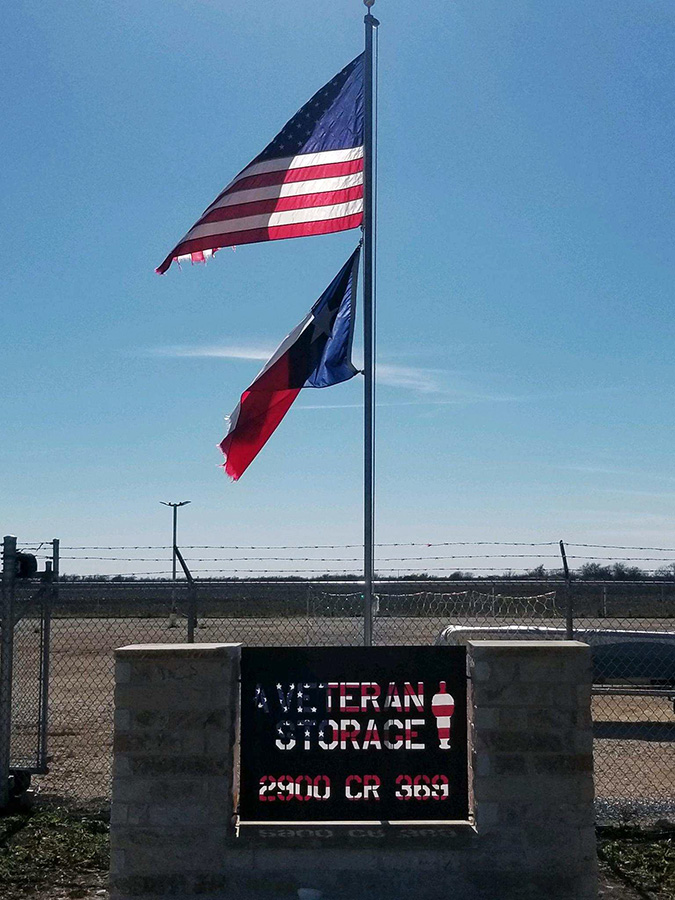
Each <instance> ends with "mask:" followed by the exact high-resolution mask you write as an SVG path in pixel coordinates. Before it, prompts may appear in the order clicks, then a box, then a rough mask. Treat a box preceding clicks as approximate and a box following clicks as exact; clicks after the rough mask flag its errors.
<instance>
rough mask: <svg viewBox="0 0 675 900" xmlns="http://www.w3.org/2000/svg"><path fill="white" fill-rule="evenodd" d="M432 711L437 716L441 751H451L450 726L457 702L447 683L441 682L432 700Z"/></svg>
mask: <svg viewBox="0 0 675 900" xmlns="http://www.w3.org/2000/svg"><path fill="white" fill-rule="evenodd" d="M431 711H432V713H433V714H434V715H435V716H436V727H437V728H438V738H439V741H440V749H441V750H449V749H450V724H451V722H452V714H453V713H454V711H455V701H454V699H453V697H452V696H451V695H450V694H449V693H448V691H447V688H446V686H445V682H444V681H441V683H440V684H439V686H438V693H437V694H434V696H433V697H432V698H431Z"/></svg>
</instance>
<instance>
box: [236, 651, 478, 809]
mask: <svg viewBox="0 0 675 900" xmlns="http://www.w3.org/2000/svg"><path fill="white" fill-rule="evenodd" d="M466 695H467V690H466V649H465V648H464V647H372V648H365V647H325V648H324V647H321V648H319V647H311V648H308V647H284V648H279V647H274V648H268V647H245V648H243V649H242V656H241V697H242V712H241V807H240V814H241V818H242V819H244V820H248V821H263V820H264V821H326V820H332V821H357V820H360V821H364V820H366V821H374V820H380V821H381V820H388V821H400V820H410V819H424V820H430V819H446V820H447V819H460V820H462V819H466V818H467V816H468V787H467V732H466Z"/></svg>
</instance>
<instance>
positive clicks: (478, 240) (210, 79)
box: [0, 0, 675, 571]
mask: <svg viewBox="0 0 675 900" xmlns="http://www.w3.org/2000/svg"><path fill="white" fill-rule="evenodd" d="M363 11H364V10H363V7H362V5H361V4H360V3H359V2H357V0H332V2H330V3H327V2H322V3H316V2H314V3H310V2H305V0H292V2H290V0H285V2H284V0H281V2H280V0H275V2H272V0H260V2H258V3H256V4H233V3H224V2H222V0H221V2H216V0H192V2H188V0H162V2H160V0H121V2H118V3H115V4H110V3H104V2H102V0H101V2H99V0H88V2H86V3H72V2H70V3H68V2H66V3H60V4H54V3H48V2H46V0H17V2H16V3H14V4H11V6H10V7H9V8H8V9H7V10H6V12H5V19H4V23H5V34H6V37H7V38H8V40H6V41H5V53H4V54H3V58H2V62H1V63H0V65H2V68H3V73H2V77H3V84H4V86H5V89H4V96H5V103H4V105H3V108H4V127H3V129H2V137H1V138H0V140H1V141H2V158H3V171H2V182H3V197H4V203H3V209H2V217H3V231H4V234H5V239H4V241H3V242H2V250H1V252H2V255H3V281H4V291H3V294H4V302H3V304H2V307H1V308H0V360H1V364H2V372H3V390H2V398H1V399H0V422H1V423H2V436H3V439H2V441H1V442H0V528H2V531H3V533H8V532H9V533H15V534H17V535H18V536H19V538H20V539H21V540H23V541H32V540H35V539H44V538H49V537H52V536H58V537H60V538H61V540H62V541H63V543H64V544H65V545H69V546H77V545H82V544H102V545H107V544H117V543H119V544H146V543H147V544H165V543H167V537H168V534H169V525H170V522H169V514H168V510H166V509H165V508H164V507H161V506H160V505H159V501H160V500H183V499H189V500H191V501H192V504H191V506H189V507H188V508H187V509H186V510H183V511H182V512H181V538H182V540H183V542H184V543H190V544H213V545H219V544H252V545H260V544H310V543H312V544H313V543H321V544H323V543H328V544H332V543H336V544H342V543H345V544H346V543H358V541H359V540H360V538H361V415H362V413H361V409H360V403H361V390H362V385H361V380H360V379H354V380H352V381H351V382H350V383H348V384H345V385H341V386H338V387H335V388H332V389H329V390H324V391H311V392H310V391H307V392H305V396H303V397H302V398H301V399H300V400H299V401H298V403H297V404H296V407H295V408H294V409H292V410H291V412H290V413H289V415H288V416H287V418H286V420H285V421H284V422H283V423H282V426H281V427H280V429H279V430H278V432H277V433H276V434H275V435H274V437H273V438H272V440H271V441H270V443H269V444H268V445H267V447H266V448H265V450H264V451H263V453H262V454H261V455H260V456H259V457H258V459H257V460H256V462H255V463H254V464H253V465H252V466H251V468H250V469H249V470H248V472H247V473H246V474H245V475H244V477H243V478H242V480H241V481H240V482H239V483H237V484H231V483H229V482H228V480H227V479H226V477H225V476H224V474H223V472H222V470H221V469H220V468H219V463H220V461H221V460H220V454H219V451H218V450H217V446H216V445H217V443H218V442H219V440H220V439H221V438H222V436H223V433H224V430H223V429H224V425H223V417H224V416H225V415H226V414H227V413H229V412H230V411H231V410H232V408H233V407H234V406H235V404H236V402H237V399H238V396H239V394H240V393H241V391H242V390H243V389H244V388H245V387H246V386H247V385H248V384H249V382H250V381H251V380H252V378H253V377H254V375H255V374H256V372H257V371H258V369H259V367H260V365H261V359H262V357H263V356H264V354H265V353H266V352H267V351H268V350H271V349H273V348H274V346H275V345H276V344H278V343H279V341H280V340H281V339H282V338H283V336H284V335H285V334H286V333H287V332H288V331H290V329H291V328H292V327H293V326H294V325H295V324H296V323H297V322H298V321H299V320H300V319H301V318H302V317H303V316H304V315H305V313H306V312H307V310H308V309H309V307H310V306H311V304H312V303H313V301H314V300H315V299H316V298H317V297H318V295H319V294H320V293H321V291H322V290H323V288H324V287H325V286H326V285H327V284H328V282H329V281H330V279H331V278H332V277H333V275H334V274H335V272H336V271H337V270H338V268H339V267H340V266H341V265H342V263H343V262H344V260H345V259H346V258H347V256H348V254H349V253H350V252H351V250H352V249H353V247H354V245H355V243H356V240H357V233H356V232H348V233H346V234H342V235H332V236H325V237H316V238H307V239H302V240H294V241H286V242H283V241H280V242H276V243H274V244H272V245H270V244H267V245H252V246H249V247H243V248H239V249H237V251H236V252H234V251H230V250H223V251H221V252H220V253H219V254H218V255H217V256H216V258H215V259H214V260H213V261H212V262H211V263H210V264H209V265H208V266H206V267H184V268H183V270H182V271H178V270H177V269H176V268H175V267H172V269H171V270H170V272H169V273H168V274H167V275H166V276H164V277H159V276H157V275H155V274H154V267H155V266H156V265H158V264H159V262H160V261H161V260H162V259H163V257H164V255H165V254H166V252H167V251H168V250H169V249H170V248H171V246H173V245H174V244H175V242H176V240H177V239H178V238H179V237H180V236H181V235H182V234H183V233H184V232H185V231H186V230H187V228H188V227H189V226H190V225H191V224H192V223H193V221H194V220H195V219H196V217H197V216H198V214H199V213H200V212H201V211H202V209H203V208H204V207H205V206H206V205H207V204H208V203H209V202H210V201H211V200H212V199H213V197H214V196H215V194H216V193H217V192H218V191H219V190H220V189H221V188H222V187H223V186H224V184H225V183H226V182H227V181H229V179H230V178H231V177H232V176H233V175H234V174H235V173H236V172H237V171H239V169H241V168H242V167H243V165H245V164H246V163H247V162H249V161H250V159H252V158H253V157H254V156H255V155H256V154H257V153H258V152H259V151H260V150H261V149H262V148H263V147H264V146H265V144H266V143H267V142H268V141H269V140H270V139H271V138H272V137H273V136H274V134H276V132H277V131H278V130H279V129H280V127H281V126H282V125H283V124H284V122H285V121H286V120H287V119H288V118H289V117H290V115H291V114H292V113H293V112H295V110H296V109H297V108H298V107H299V106H300V105H301V104H302V103H303V102H304V101H305V100H306V99H308V97H309V96H310V95H311V94H312V93H313V92H314V91H315V90H316V89H318V88H319V87H320V86H321V85H322V84H323V83H324V82H325V81H327V80H329V79H330V78H331V77H332V75H333V74H334V73H335V72H336V71H337V70H339V69H340V68H341V67H342V66H343V65H344V64H345V63H346V62H347V61H348V60H349V59H351V58H352V57H353V56H355V55H356V53H358V52H359V51H360V49H361V47H362V27H363V26H362V13H363ZM374 12H375V13H376V14H377V15H378V17H379V18H380V19H381V21H382V27H381V32H380V47H381V64H380V159H379V183H380V216H379V223H380V225H379V239H380V254H379V282H378V289H379V299H378V359H379V365H380V379H379V389H378V402H379V407H378V431H377V435H378V463H377V465H378V482H377V490H378V529H377V534H378V538H379V539H380V540H381V541H401V542H406V541H411V542H416V541H422V542H425V541H428V542H434V541H455V540H457V541H461V540H466V541H478V540H528V541H529V540H531V541H546V540H555V539H558V538H560V537H562V538H566V539H568V540H570V541H577V542H591V543H607V544H638V545H643V544H647V545H652V544H654V545H656V546H663V547H672V546H675V515H674V514H673V511H672V510H673V508H674V503H673V501H674V500H675V472H674V471H673V467H672V456H673V451H672V448H673V444H674V439H675V428H674V425H673V412H672V406H673V396H674V384H673V381H674V378H673V365H672V351H673V334H674V331H673V325H674V324H675V323H674V318H675V312H674V309H675V306H674V304H673V284H674V283H675V282H674V278H673V276H674V274H675V271H674V270H675V256H674V251H673V214H674V212H675V166H673V147H674V146H675V134H674V133H673V132H674V131H675V125H674V123H675V118H674V117H673V103H674V101H675V71H674V69H675V64H674V62H673V60H674V59H675V54H674V52H673V51H674V49H675V48H674V44H675V6H673V4H672V2H668V0H650V2H644V0H639V2H638V0H622V2H620V3H616V2H614V0H612V2H609V0H595V2H594V3H592V4H589V3H587V2H581V0H568V2H567V3H565V4H548V3H542V2H538V3H537V2H531V0H513V2H510V3H503V2H502V0H481V2H478V3H476V2H474V0H471V2H469V0H457V2H452V3H438V4H434V5H424V4H412V3H404V2H402V0H380V2H378V3H377V4H376V6H375V8H374ZM386 555H390V554H386ZM91 565H92V567H93V568H91V569H88V571H95V570H96V568H95V567H96V565H97V564H95V563H92V564H91ZM79 568H80V570H81V571H85V567H84V564H79ZM119 568H120V569H123V565H122V564H120V566H119ZM111 570H114V568H111ZM66 571H73V568H72V567H71V568H69V567H66Z"/></svg>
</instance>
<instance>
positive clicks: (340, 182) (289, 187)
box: [202, 171, 363, 220]
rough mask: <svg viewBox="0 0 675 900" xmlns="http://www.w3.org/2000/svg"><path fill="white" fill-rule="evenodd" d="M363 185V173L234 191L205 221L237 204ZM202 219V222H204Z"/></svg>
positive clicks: (214, 207) (217, 204)
mask: <svg viewBox="0 0 675 900" xmlns="http://www.w3.org/2000/svg"><path fill="white" fill-rule="evenodd" d="M359 184H363V172H362V171H361V172H355V173H353V174H351V175H341V176H339V177H337V178H334V177H328V178H312V179H310V180H309V181H299V182H283V183H281V184H273V185H268V186H267V187H259V188H255V189H254V190H242V191H234V192H233V193H231V194H227V196H225V197H223V198H222V200H221V201H220V202H218V203H214V204H213V206H210V207H209V209H208V211H207V212H206V213H204V216H203V219H205V218H206V217H207V216H208V215H210V214H211V213H212V212H213V211H214V210H216V209H222V208H223V207H224V206H232V205H234V204H235V203H250V202H253V201H255V200H271V199H272V198H273V197H296V196H299V195H301V194H314V193H319V192H324V191H338V190H343V189H345V188H349V187H356V185H359ZM203 219H202V220H203Z"/></svg>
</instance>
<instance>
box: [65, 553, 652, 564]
mask: <svg viewBox="0 0 675 900" xmlns="http://www.w3.org/2000/svg"><path fill="white" fill-rule="evenodd" d="M567 558H568V559H577V560H595V561H597V560H603V561H605V562H617V563H635V562H668V560H666V559H663V558H662V557H660V556H633V557H618V556H579V555H575V554H569V553H568V554H567ZM61 559H62V560H70V561H71V562H73V561H85V560H88V561H92V560H95V561H99V562H101V561H102V562H166V558H165V557H159V556H62V557H61ZM376 559H378V561H379V562H399V563H407V562H439V561H441V560H445V559H454V560H463V559H533V560H534V559H547V560H557V561H558V562H560V557H559V556H558V555H550V554H541V553H540V554H536V553H535V554H531V553H465V554H454V555H446V556H383V557H376ZM187 561H188V562H233V563H237V562H355V563H356V562H360V561H361V557H360V556H227V557H217V556H196V557H188V559H187Z"/></svg>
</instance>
